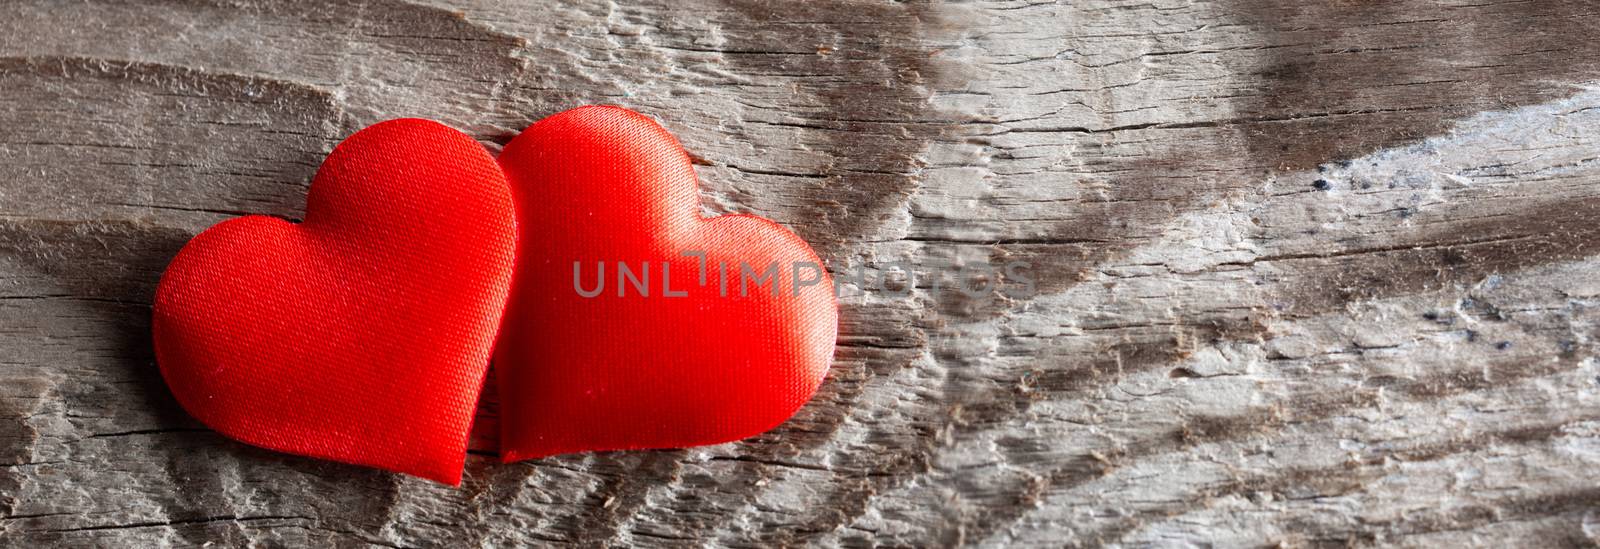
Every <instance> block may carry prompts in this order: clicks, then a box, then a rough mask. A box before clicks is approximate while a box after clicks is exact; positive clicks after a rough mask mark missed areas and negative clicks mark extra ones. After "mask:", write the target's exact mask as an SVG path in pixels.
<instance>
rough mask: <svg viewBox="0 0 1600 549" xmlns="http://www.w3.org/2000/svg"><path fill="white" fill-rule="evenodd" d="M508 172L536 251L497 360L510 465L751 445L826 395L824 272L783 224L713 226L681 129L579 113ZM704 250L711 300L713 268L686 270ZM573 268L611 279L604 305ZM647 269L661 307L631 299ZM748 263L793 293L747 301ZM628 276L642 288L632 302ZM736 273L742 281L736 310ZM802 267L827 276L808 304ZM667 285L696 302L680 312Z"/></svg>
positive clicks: (519, 144)
mask: <svg viewBox="0 0 1600 549" xmlns="http://www.w3.org/2000/svg"><path fill="white" fill-rule="evenodd" d="M500 166H501V168H502V169H504V170H505V172H506V176H507V178H508V180H509V181H510V182H511V185H512V193H513V195H514V196H515V198H516V202H517V216H518V231H519V234H520V240H521V242H522V244H521V246H522V247H521V249H520V250H519V252H518V253H519V256H518V263H517V274H516V283H515V290H514V291H513V295H512V301H511V305H510V306H509V307H508V310H507V313H506V314H507V317H506V323H505V325H504V326H503V327H502V329H501V338H500V343H499V347H498V348H497V350H496V352H495V367H496V368H497V372H498V373H497V378H498V379H497V381H498V384H499V387H500V394H501V406H502V428H503V431H502V437H501V457H502V459H504V460H505V461H515V460H519V459H527V458H533V457H540V456H547V455H552V454H560V453H566V452H578V451H586V450H615V449H636V448H672V447H683V446H694V445H701V444H714V443H719V442H727V441H730V440H737V439H741V438H745V437H749V436H752V435H755V434H758V433H761V432H763V431H766V430H768V429H771V428H772V427H775V426H777V425H778V424H779V423H782V422H783V421H784V420H786V419H788V418H789V417H790V416H791V415H793V414H794V412H795V411H796V410H797V409H799V407H800V406H801V405H802V404H804V403H805V402H806V401H807V400H808V399H810V398H811V395H812V394H813V393H815V392H816V389H817V386H818V385H819V384H820V383H821V382H822V379H823V377H824V376H825V375H826V372H827V368H828V364H829V361H830V360H831V359H832V356H833V346H834V337H835V332H836V330H837V327H838V310H837V308H836V305H835V303H834V297H833V284H832V281H831V280H830V279H829V278H828V276H827V274H826V272H824V271H823V270H822V269H821V261H820V260H818V259H817V256H816V254H815V253H814V252H812V250H811V248H810V247H809V246H807V245H806V243H805V241H803V240H801V239H800V237H798V236H796V235H795V234H794V233H791V232H789V231H788V230H785V229H784V228H782V227H780V226H779V225H777V224H776V223H773V222H771V221H767V220H765V219H761V218H758V217H753V216H744V215H727V216H721V217H717V218H712V219H705V218H702V217H701V216H700V214H699V207H700V206H699V198H698V193H697V186H698V185H697V181H696V179H695V175H694V169H693V167H692V166H691V165H690V161H689V157H688V155H687V154H685V153H684V151H683V148H682V147H681V146H680V145H679V144H678V142H677V140H676V139H673V137H672V135H671V134H669V133H667V131H666V130H665V129H663V128H662V127H660V126H658V125H656V124H655V123H654V122H652V121H651V120H650V119H648V118H645V117H644V116H642V115H640V114H638V113H634V112H632V111H628V110H625V109H620V108H615V107H584V108H579V109H575V110H571V111H567V112H564V113H561V114H558V115H555V116H552V117H550V118H547V119H545V120H543V121H540V122H539V123H537V124H535V125H533V126H532V127H530V128H529V129H528V130H526V131H524V132H523V133H522V134H521V135H520V136H518V137H517V138H516V139H514V140H513V141H512V142H511V143H510V144H509V145H507V146H506V148H505V151H504V152H502V153H501V155H500ZM694 251H700V252H704V253H705V258H706V263H707V270H708V271H709V272H708V273H707V275H708V276H707V277H706V284H705V285H701V284H700V258H699V257H696V256H685V255H680V254H681V253H683V252H694ZM574 262H577V263H578V265H579V266H581V267H582V269H583V271H584V273H585V274H584V276H583V277H582V284H583V288H584V289H585V290H592V289H594V287H595V280H596V278H595V277H596V272H597V270H598V269H599V267H598V263H597V262H604V263H605V264H606V275H607V277H608V278H609V280H607V281H606V285H605V288H604V292H603V293H602V294H600V295H598V296H596V297H593V298H586V297H583V296H582V295H580V294H579V292H578V290H577V288H575V286H574ZM645 262H648V272H649V275H648V285H649V286H648V289H649V291H650V296H649V297H644V296H641V295H638V294H637V293H636V290H637V286H636V285H634V284H633V283H632V282H633V280H635V279H639V278H643V275H640V274H639V272H640V271H641V270H645ZM741 262H743V263H744V264H747V265H748V266H749V268H750V271H751V273H752V274H753V275H758V276H759V275H762V274H766V273H767V269H768V265H777V266H778V267H777V268H778V271H779V272H778V273H777V276H776V278H778V279H779V282H781V284H778V286H779V288H780V290H779V292H780V293H779V294H778V295H773V294H772V293H771V286H760V287H756V286H753V285H752V286H748V287H747V288H748V289H747V290H746V292H741V291H740V278H739V274H738V269H739V265H740V263H741ZM620 263H626V264H627V265H628V266H629V268H630V270H631V271H632V272H633V274H634V278H633V279H628V281H627V287H626V288H625V292H626V295H625V296H619V295H618V292H617V289H618V279H617V278H616V277H617V276H618V274H620V273H618V270H619V269H620V267H619V264H620ZM719 263H720V264H726V265H727V266H728V269H729V271H732V273H730V275H729V277H728V278H727V280H728V281H729V285H728V287H729V291H728V294H729V295H727V296H723V295H721V294H722V291H721V280H722V278H720V277H719V276H718V275H719V274H720V273H719V272H718V271H719V269H718V267H717V265H719ZM796 264H809V265H814V266H816V271H815V274H813V271H812V269H810V268H809V267H804V268H802V269H801V270H802V271H803V272H801V273H800V275H799V278H801V279H804V280H810V279H812V278H813V277H815V278H817V279H818V280H817V284H816V285H812V286H804V287H802V288H800V291H799V292H798V295H795V291H794V286H795V285H794V280H795V278H796V276H795V272H796V268H795V265H796ZM664 265H665V266H667V267H666V271H665V272H663V267H664ZM663 278H665V279H667V280H666V282H667V283H668V284H670V286H668V287H667V288H666V289H667V290H670V291H672V292H683V293H685V294H687V295H685V296H682V297H667V296H666V295H664V293H665V292H664V289H663V286H662V283H663ZM772 283H774V282H769V284H772ZM743 293H748V295H742V294H743Z"/></svg>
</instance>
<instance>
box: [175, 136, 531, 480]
mask: <svg viewBox="0 0 1600 549" xmlns="http://www.w3.org/2000/svg"><path fill="white" fill-rule="evenodd" d="M513 216H514V213H513V203H512V198H511V195H510V190H509V189H508V188H507V186H506V181H505V176H504V175H503V174H502V173H501V171H500V169H499V168H498V167H497V166H496V165H495V162H494V159H493V158H492V157H491V156H490V155H489V153H488V152H487V151H485V150H484V149H483V147H481V146H479V145H478V143H476V142H474V141H473V140H472V139H471V138H469V137H467V136H466V135H463V134H461V133H460V132H457V131H455V130H452V129H450V128H447V127H445V126H442V125H440V124H438V123H434V122H429V121H425V120H394V121H389V122H384V123H381V124H377V125H374V126H372V127H370V128H367V129H364V130H362V131H360V132H358V133H356V134H355V135H353V136H351V137H350V138H349V139H347V140H345V141H344V142H343V143H341V144H340V145H339V146H338V147H337V148H335V149H334V151H333V153H332V154H330V155H329V156H328V159H327V161H325V162H324V163H323V164H322V168H321V169H320V170H319V171H318V172H317V176H316V179H315V180H314V181H313V182H312V185H311V193H310V196H309V197H308V199H307V205H306V220H305V222H304V223H301V224H298V225H296V224H291V223H288V222H284V221H282V220H278V219H274V218H269V217H261V216H250V217H242V218H238V219H233V220H229V221H226V222H224V223H221V224H218V225H217V226H215V227H212V228H211V229H209V230H207V231H205V232H204V233H201V234H200V235H199V236H197V237H195V238H194V240H192V241H190V242H189V244H188V245H186V246H184V248H183V250H182V251H181V252H179V253H178V256H177V258H176V259H174V260H173V262H172V265H171V266H170V267H168V268H167V271H166V273H165V274H164V275H162V278H161V283H160V285H159V286H158V287H157V290H156V300H155V319H154V331H155V346H156V355H157V357H158V361H159V363H160V364H161V371H162V374H163V375H164V376H165V377H166V379H167V383H168V385H169V386H171V388H172V392H173V394H174V395H176V396H177V398H178V401H179V402H180V403H181V404H182V405H183V407H184V408H185V409H187V410H188V411H189V412H190V413H191V414H193V415H194V416H195V417H196V418H199V419H200V420H201V421H202V422H204V423H205V424H207V425H209V426H210V427H211V428H213V429H216V430H217V431H219V432H221V433H222V434H224V435H227V436H229V437H232V438H235V439H238V440H240V441H243V442H246V443H249V444H253V445H257V446H263V447H266V448H271V449H274V450H279V451H283V452H289V453H293V454H302V455H307V456H312V457H318V458H324V459H331V460H335V461H342V462H347V463H354V464H359V465H367V466H372V467H379V468H383V469H388V470H392V471H399V472H403V473H409V474H413V475H417V476H421V477H425V478H429V479H434V480H437V481H440V482H446V483H450V484H456V483H458V482H460V479H461V467H462V464H463V462H464V460H465V455H466V443H467V431H468V428H469V427H470V425H471V422H472V417H473V411H474V408H475V405H476V403H477V399H478V393H479V391H480V390H481V388H482V384H483V377H484V374H485V371H486V369H487V368H488V361H489V356H490V352H491V347H492V345H493V342H494V338H495V333H496V329H497V328H498V324H499V322H500V320H501V314H502V312H503V311H504V308H505V304H506V299H507V293H508V291H509V288H510V282H511V273H512V268H513V266H514V263H515V240H514V239H515V236H516V235H515V227H514V221H513V220H514V217H513Z"/></svg>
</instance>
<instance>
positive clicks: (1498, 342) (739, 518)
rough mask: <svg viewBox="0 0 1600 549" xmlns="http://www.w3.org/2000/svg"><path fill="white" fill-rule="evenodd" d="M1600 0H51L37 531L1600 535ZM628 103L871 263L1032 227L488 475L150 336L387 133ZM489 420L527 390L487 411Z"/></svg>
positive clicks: (1579, 539)
mask: <svg viewBox="0 0 1600 549" xmlns="http://www.w3.org/2000/svg"><path fill="white" fill-rule="evenodd" d="M1597 16H1600V5H1596V4H1595V3H1593V2H1589V1H1584V0H1569V1H1563V0H1531V1H1520V2H1509V1H1508V2H1477V1H1471V2H1469V1H1465V0H1460V1H1440V2H1429V1H1421V0H1391V1H1383V2H1376V1H1373V2H1360V1H1329V2H1309V1H1308V2H1279V1H1273V0H1211V1H1198V2H1197V1H1189V0H1127V1H1123V0H1115V1H1113V0H1099V1H1082V2H1063V3H1057V4H1052V3H1036V4H1029V3H1023V2H995V3H972V4H953V5H945V4H923V3H889V2H804V3H801V2H772V3H751V2H727V3H722V2H715V1H709V0H697V1H695V2H689V3H684V2H653V3H649V4H644V5H633V4H621V3H610V2H600V1H583V2H576V3H558V2H532V1H526V2H499V1H495V0H480V1H476V2H474V1H473V0H461V1H460V2H459V3H457V2H455V1H454V0H444V1H441V2H439V3H437V4H434V3H431V2H401V1H398V0H394V1H391V0H371V1H341V2H332V3H326V4H325V3H321V2H311V1H306V2H291V3H274V2H258V1H251V0H239V1H220V0H219V1H200V0H196V1H170V2H150V3H142V4H134V3H126V2H119V1H112V0H89V1H78V2H58V1H52V0H10V1H8V2H6V3H5V4H4V5H3V7H0V461H3V465H0V495H3V497H0V540H3V542H4V544H5V545H20V546H32V545H37V544H41V543H47V544H57V543H59V544H67V545H103V546H152V545H175V546H176V545H199V544H204V543H207V542H218V543H222V544H228V545H235V544H247V543H258V544H264V545H279V544H283V545H302V544H316V545H322V544H328V543H338V544H351V545H362V544H376V545H388V546H430V545H443V544H449V545H500V544H513V543H516V544H524V543H527V544H546V543H549V544H558V543H574V544H582V545H592V544H601V543H608V544H649V545H698V544H717V545H771V544H798V543H817V544H823V545H834V544H840V545H868V544H875V543H878V544H895V545H899V544H916V545H950V544H961V543H969V544H993V545H1002V544H1019V545H1035V544H1037V545H1046V546H1057V545H1101V544H1122V545H1128V546H1143V545H1167V544H1177V543H1194V544H1206V543H1215V544H1218V545H1225V546H1233V545H1270V544H1283V545H1289V546H1302V545H1324V544H1326V545H1368V544H1403V545H1414V546H1449V545H1458V544H1472V545H1486V546H1496V545H1505V544H1513V545H1539V546H1552V545H1554V546H1561V545H1586V544H1594V543H1596V542H1597V541H1600V365H1597V363H1596V359H1595V356H1596V346H1597V345H1600V340H1597V338H1596V336H1597V333H1596V329H1597V325H1600V280H1597V277H1596V276H1595V273H1596V271H1595V270H1596V268H1597V267H1600V257H1597V254H1600V228H1597V227H1600V226H1597V225H1596V222H1597V218H1600V142H1597V139H1600V88H1595V87H1593V86H1594V83H1595V82H1600V61H1597V59H1600V57H1597V54H1600V17H1597ZM585 103H614V104H621V105H626V106H629V107H632V108H635V109H638V110H641V111H643V112H646V113H648V114H650V115H652V116H655V117H656V118H658V119H659V120H660V121H661V122H662V123H663V124H665V125H666V126H667V127H668V128H670V129H671V130H673V131H674V132H676V133H677V135H678V136H679V137H680V138H681V139H682V140H683V141H684V143H685V144H686V145H687V147H688V148H689V149H691V150H692V151H693V153H694V154H695V156H696V157H697V161H698V162H699V164H700V166H699V167H700V174H701V177H702V179H703V186H704V190H703V195H704V199H705V204H706V207H707V209H708V210H710V211H714V212H732V211H738V212H753V213H757V214H760V215H764V216H767V217H770V218H773V219H776V220H778V221H780V222H782V223H785V224H787V225H788V226H790V227H792V228H794V229H795V230H796V231H798V232H800V233H801V234H802V235H803V236H805V237H806V238H807V239H809V240H811V241H812V242H813V243H815V244H816V245H817V247H818V249H819V251H820V252H821V253H822V254H823V256H824V257H825V258H826V259H827V260H828V261H829V262H830V264H832V265H833V266H834V267H835V268H851V267H853V266H855V265H881V264H884V263H887V262H890V261H897V260H905V261H913V262H918V263H920V264H924V265H931V264H933V263H935V262H940V261H965V262H969V263H970V262H991V261H1006V260H1013V259H1025V260H1029V261H1031V262H1033V263H1034V264H1035V266H1036V267H1035V269H1034V271H1033V274H1034V277H1035V278H1036V279H1038V281H1039V285H1040V290H1041V293H1040V295H1039V296H1037V297H1035V298H1033V299H1028V300H999V299H996V300H971V299H964V298H961V297H960V296H959V295H958V294H950V293H946V294H944V295H943V296H941V297H935V296H934V295H933V294H932V293H931V292H930V291H928V290H929V289H928V288H927V287H926V286H924V287H922V288H919V289H918V291H917V292H916V295H915V296H914V297H912V298H909V299H903V298H895V297H892V296H888V295H884V294H881V293H877V294H868V295H865V296H861V295H854V297H850V298H848V299H846V300H845V302H844V304H843V311H842V312H843V326H842V330H843V337H842V341H841V346H840V348H839V353H838V358H837V363H836V365H835V366H834V368H833V371H832V375H831V378H830V379H829V381H828V382H827V384H826V386H825V387H824V388H823V391H822V393H821V395H820V396H819V397H818V398H817V399H816V400H815V401H814V402H813V403H812V404H811V405H809V406H808V407H807V408H806V409H805V410H804V411H803V412H802V413H801V414H800V415H799V417H798V418H796V419H795V420H793V421H791V422H789V423H788V424H787V425H785V426H784V427H782V428H781V429H779V430H777V431H776V432H774V433H772V434H770V435H767V436H763V437H760V438H759V439H757V440H752V441H747V442H743V443H737V444H727V445H721V446H716V447H710V448H700V449H692V450H683V451H656V452H621V453H604V454H592V455H574V456H566V457H559V458H552V459H543V460H537V461H531V462H526V463H520V464H513V465H500V464H497V463H495V462H494V460H493V458H492V454H493V447H494V441H493V439H492V436H484V437H482V438H480V439H479V440H478V441H477V442H475V446H476V447H477V448H478V451H475V453H474V455H473V456H471V457H470V459H469V463H468V471H467V480H466V481H465V484H464V485H463V486H462V487H461V488H450V487H445V486H440V485H436V484H432V483H429V482H426V481H421V480H417V479H412V478H406V477H401V476H396V475H391V474H386V473H380V472H374V471H370V470H365V469H360V468H355V467H349V466H343V465H338V464H331V463H324V462H317V461H312V460H307V459H301V458H295V457H290V456H284V455H278V454H274V453H271V452H267V451H263V450H258V449H254V448H250V447H246V446H244V445H241V444H238V443H234V442H231V441H229V440H227V439H224V438H222V437H220V436H218V435H216V434H213V433H211V432H208V431H206V430H205V429H203V428H202V427H201V426H199V425H198V424H197V423H196V422H194V421H193V420H192V419H190V418H188V417H187V416H186V415H185V414H184V413H183V412H182V411H181V410H180V409H179V408H178V407H177V406H176V405H175V403H174V402H173V399H172V397H171V396H170V394H168V392H167V391H166V389H165V387H164V385H163V384H162V382H161V380H160V379H159V376H158V374H157V371H156V369H155V365H154V363H153V360H152V357H151V352H150V345H149V322H148V319H149V314H150V311H149V302H150V297H151V292H152V289H153V287H154V284H155V282H156V280H157V277H158V275H159V273H160V270H161V269H162V267H163V266H164V265H165V264H166V262H167V261H168V260H169V259H170V258H171V256H172V255H173V253H174V252H175V251H176V250H177V249H178V247H180V246H181V245H182V244H183V242H184V241H185V240H186V239H188V238H189V237H190V236H191V235H193V234H195V233H196V232H198V231H200V230H201V229H203V228H204V227H206V226H208V225H209V224H211V223H214V222H216V221H218V220H221V219H224V218H227V217H229V216H233V215H237V214H241V213H265V214H272V215H278V216H284V217H288V218H298V217H299V216H300V215H301V213H302V208H303V200H304V195H305V191H306V185H307V183H308V181H309V178H310V176H311V174H312V173H313V172H314V170H315V168H316V166H317V164H318V163H319V162H320V160H321V159H322V157H323V156H324V155H325V154H326V153H327V152H328V151H329V150H330V148H331V147H332V146H333V144H335V143H337V142H338V141H339V140H340V139H342V138H343V137H344V136H346V135H348V134H349V133H351V132H353V131H354V130H356V129H358V128H360V127H362V126H364V125H366V124H370V123H372V122H375V121H378V120H382V119H388V118H394V117H401V116H424V117H431V118H436V119H440V120H443V121H445V122H447V123H450V124H452V125H454V126H456V127H459V128H462V129H464V130H466V131H468V132H470V133H472V134H473V135H474V136H476V137H478V138H479V139H480V140H482V141H483V142H484V143H485V144H486V145H489V146H490V147H492V148H498V146H499V145H500V144H503V143H504V142H506V140H507V139H509V137H510V136H512V135H514V134H515V132H516V131H518V130H520V129H521V128H522V127H524V126H525V125H527V124H529V123H530V122H532V121H534V120H537V119H538V118H540V117H542V116H545V115H548V114H551V113H553V112H556V111H558V110H561V109H564V108H568V107H572V106H575V105H579V104H585ZM487 419H492V414H491V415H490V416H489V417H487V418H486V421H485V423H488V421H487Z"/></svg>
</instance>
